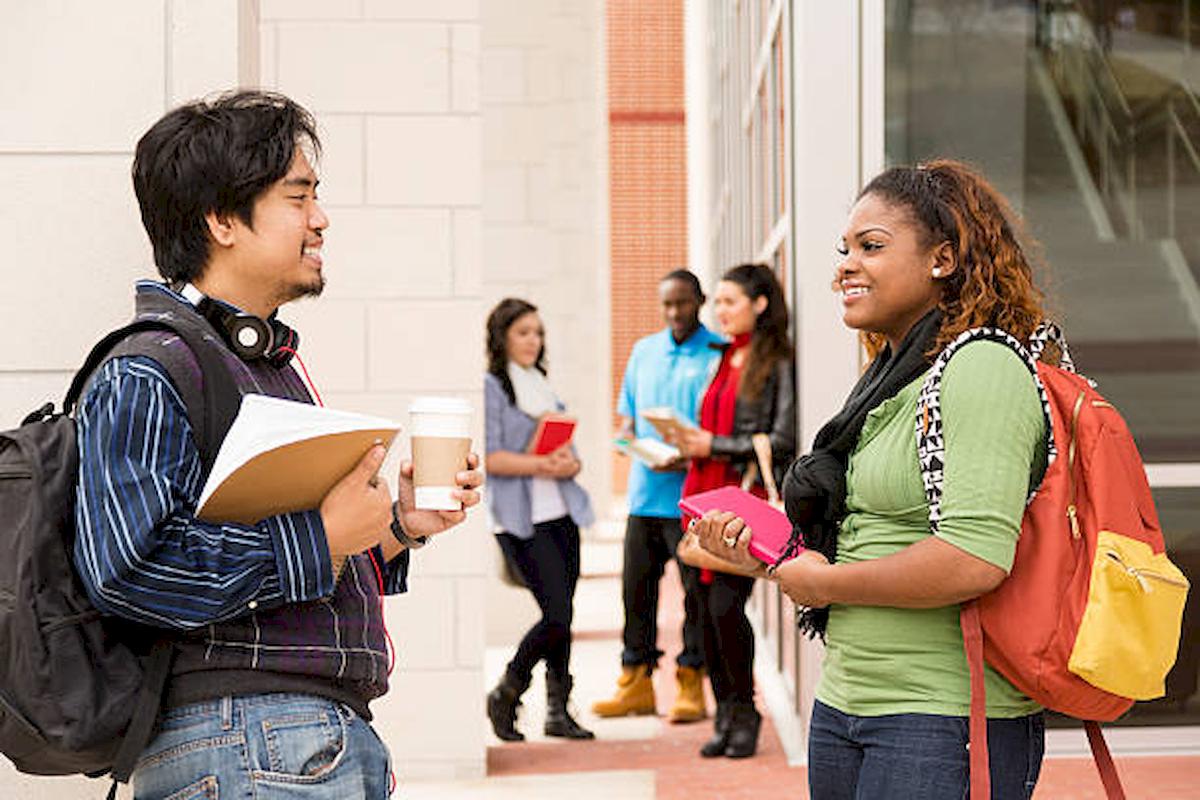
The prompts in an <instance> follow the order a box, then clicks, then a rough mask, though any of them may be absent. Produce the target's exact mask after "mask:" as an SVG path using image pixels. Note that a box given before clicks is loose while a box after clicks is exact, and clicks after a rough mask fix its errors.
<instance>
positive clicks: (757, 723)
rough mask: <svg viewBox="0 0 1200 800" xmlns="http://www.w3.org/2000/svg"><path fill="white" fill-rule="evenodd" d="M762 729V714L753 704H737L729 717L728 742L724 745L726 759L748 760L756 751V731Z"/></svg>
mask: <svg viewBox="0 0 1200 800" xmlns="http://www.w3.org/2000/svg"><path fill="white" fill-rule="evenodd" d="M760 728H762V714H759V713H758V710H757V709H755V707H754V703H737V704H735V705H734V706H733V707H732V709H731V711H730V715H729V742H728V744H726V745H725V757H726V758H749V757H750V756H752V755H754V753H755V751H757V750H758V731H759V729H760Z"/></svg>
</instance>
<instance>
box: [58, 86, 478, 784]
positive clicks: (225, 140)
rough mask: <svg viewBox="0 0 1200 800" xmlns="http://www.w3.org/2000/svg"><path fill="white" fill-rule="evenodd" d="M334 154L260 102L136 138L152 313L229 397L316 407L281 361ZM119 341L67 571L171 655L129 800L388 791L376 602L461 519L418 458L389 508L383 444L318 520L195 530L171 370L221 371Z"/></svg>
mask: <svg viewBox="0 0 1200 800" xmlns="http://www.w3.org/2000/svg"><path fill="white" fill-rule="evenodd" d="M319 149H320V145H319V142H318V139H317V135H316V129H315V124H314V121H313V119H312V117H311V116H310V115H309V114H308V112H307V111H305V110H304V109H302V108H301V107H299V106H298V105H296V104H295V103H294V102H292V101H291V100H289V99H287V98H285V97H282V96H280V95H275V94H269V93H264V92H239V93H233V94H227V95H223V96H221V97H219V98H217V99H215V100H211V101H199V102H194V103H190V104H187V105H184V106H182V107H180V108H176V109H175V110H173V111H171V112H169V113H168V114H166V115H165V116H164V117H163V118H162V119H160V120H159V121H158V122H157V123H155V125H154V126H153V127H152V128H151V129H150V130H149V131H148V132H147V133H146V134H145V135H144V136H143V137H142V138H141V140H140V141H139V142H138V145H137V149H136V152H135V156H134V167H133V182H134V189H135V192H136V194H137V198H138V203H139V206H140V209H141V215H142V221H143V224H144V226H145V228H146V231H147V233H148V234H149V237H150V241H151V244H152V246H153V249H154V259H155V264H156V266H157V267H158V270H159V272H160V273H161V275H162V277H163V278H164V283H156V282H152V281H141V282H139V283H138V285H137V293H136V306H137V314H138V316H139V317H146V316H160V317H161V316H166V317H170V318H173V319H175V320H178V321H180V322H181V323H186V324H188V325H192V326H201V327H202V328H203V330H204V337H205V340H206V341H207V342H208V343H210V344H211V346H212V347H213V348H215V350H216V351H217V353H218V355H219V357H220V359H221V360H222V362H223V363H224V365H225V366H226V367H227V368H228V374H229V376H230V377H231V379H232V384H231V385H222V386H221V387H220V389H219V390H220V391H223V392H231V393H235V396H234V398H233V399H234V400H236V399H238V398H240V397H241V396H242V395H245V394H249V393H258V394H267V395H271V396H275V397H281V398H286V399H291V400H297V401H301V402H309V403H311V402H312V398H311V396H310V393H309V391H308V389H307V387H306V385H305V383H304V382H303V381H302V380H301V379H300V377H299V375H298V374H297V372H296V371H295V369H294V368H293V367H292V366H291V364H290V363H289V362H288V359H289V358H290V357H291V356H292V355H294V352H295V348H296V347H297V346H298V337H296V335H295V334H294V332H292V331H291V330H290V329H289V328H287V326H285V325H283V323H282V322H280V321H279V320H278V319H277V318H276V311H277V310H278V309H279V307H280V306H281V305H284V304H285V303H288V302H290V301H292V300H295V299H298V298H300V297H304V296H315V295H318V294H320V293H321V290H322V288H323V287H324V284H325V277H324V273H323V262H322V257H321V248H322V245H323V243H324V235H325V230H326V228H327V227H328V225H329V220H328V218H327V217H326V216H325V212H324V211H323V210H322V208H321V206H320V205H319V204H318V202H317V183H318V180H317V176H316V174H315V172H314V170H313V166H312V163H311V159H313V158H315V157H316V155H317V154H318V153H319ZM123 347H124V348H125V349H124V350H121V349H118V351H117V354H116V355H115V357H113V358H111V359H109V360H108V361H106V362H105V363H104V364H103V365H102V366H101V367H100V368H99V369H98V370H97V371H96V373H95V374H94V375H93V377H92V379H91V381H90V385H89V387H88V389H87V391H86V393H85V395H84V398H83V401H82V402H81V403H80V405H79V409H78V412H77V427H78V438H79V455H80V480H79V490H78V498H77V504H76V521H77V529H78V536H77V540H76V543H75V550H74V555H75V563H76V567H77V570H78V572H79V574H80V576H81V578H82V580H83V583H84V585H85V587H86V589H87V591H88V594H89V596H90V597H91V599H92V601H93V602H94V603H95V605H96V607H97V608H99V609H100V610H101V611H103V612H105V613H108V614H111V615H115V616H118V617H121V618H124V619H126V620H129V621H131V622H134V623H139V624H141V625H144V626H149V627H150V628H152V629H156V630H157V631H158V632H159V633H160V634H161V633H166V634H168V635H169V636H170V637H171V638H172V640H173V641H174V645H175V649H176V656H175V659H174V663H173V667H172V671H171V675H170V678H169V682H168V685H167V690H166V693H165V697H164V704H163V710H162V716H161V718H160V726H159V730H158V733H157V735H156V737H155V738H154V739H153V741H152V742H151V744H150V745H149V747H148V748H147V749H146V750H145V751H144V753H143V757H142V760H141V761H140V763H139V766H138V768H137V770H136V771H135V773H134V778H133V782H134V791H135V797H137V798H138V799H139V800H141V799H142V798H163V797H184V796H187V797H193V796H195V797H200V796H202V795H203V796H205V797H208V796H212V797H215V796H216V795H217V792H218V791H219V792H220V794H221V796H222V797H224V796H229V797H233V796H255V797H269V796H276V795H275V794H272V792H277V793H279V794H278V796H281V797H282V796H285V795H286V796H287V797H297V798H299V797H310V798H345V797H360V798H371V799H372V800H374V799H375V798H385V797H387V795H388V789H389V786H388V783H389V766H388V764H389V757H388V752H387V748H386V747H385V746H384V745H383V744H382V742H381V741H380V739H379V738H378V736H376V735H375V733H374V731H373V730H372V729H371V726H370V724H369V720H370V719H371V715H370V710H369V708H368V704H369V703H370V701H371V700H373V699H375V698H376V697H379V696H380V695H382V694H383V693H384V692H385V691H386V690H387V675H388V669H389V667H388V663H389V659H388V652H387V645H386V644H385V638H386V633H385V630H384V626H383V619H382V606H381V597H380V594H381V592H383V593H396V592H403V591H405V589H406V578H407V572H408V561H409V555H410V550H411V549H412V548H415V547H419V546H421V545H423V544H424V543H425V541H426V538H427V537H429V536H431V535H434V534H438V533H441V532H443V531H445V530H447V529H448V528H450V527H453V526H454V525H457V524H458V523H460V522H461V521H462V520H463V519H464V518H465V512H463V511H458V512H436V511H418V510H416V509H415V503H414V502H413V488H412V480H411V475H412V473H411V465H409V464H405V465H404V466H403V467H402V468H401V471H400V475H399V476H398V489H397V492H398V496H399V500H398V502H397V503H395V504H393V503H392V501H391V496H390V493H389V491H388V488H387V487H386V485H384V484H383V483H382V482H381V481H380V480H379V479H378V477H377V472H378V470H379V467H380V465H381V463H382V461H383V456H384V452H383V447H382V446H377V447H375V448H373V449H372V450H371V452H369V453H368V454H367V455H366V456H365V457H364V458H363V459H362V461H361V462H360V463H359V464H358V466H357V467H355V468H354V469H353V470H352V471H351V472H350V473H349V474H348V475H346V476H345V478H343V479H342V481H341V482H340V483H338V484H337V485H336V486H335V487H334V488H333V489H332V490H330V492H329V493H328V494H327V495H326V496H325V498H324V499H323V500H322V501H321V503H320V505H319V507H318V508H314V509H311V510H308V511H303V512H298V513H291V514H281V515H278V516H273V517H269V518H267V519H264V520H262V521H260V522H259V523H257V524H255V525H240V524H232V523H210V522H205V521H201V520H199V519H197V518H196V516H195V511H196V503H197V500H198V498H199V494H200V490H201V488H202V484H203V480H204V477H205V476H204V475H203V474H202V473H203V471H204V470H203V468H202V464H203V461H202V454H201V453H200V452H199V450H198V447H197V443H196V442H197V439H195V438H194V436H195V435H196V434H195V433H194V432H193V430H192V427H191V423H190V421H189V415H188V407H187V406H186V405H185V401H184V400H183V398H184V397H187V396H189V390H191V392H192V393H191V395H190V396H192V397H195V396H196V395H197V394H198V393H197V392H195V387H192V386H179V385H176V383H175V381H174V380H173V379H172V376H177V375H181V374H184V375H186V374H193V375H196V376H197V384H199V383H200V382H201V381H202V380H203V379H209V378H211V377H212V376H209V375H204V376H203V378H200V377H199V369H198V362H197V360H196V358H195V354H194V353H192V352H191V351H190V350H189V348H188V347H187V346H186V345H185V344H184V343H183V342H182V341H181V340H180V339H179V338H178V337H176V336H174V335H170V334H163V333H156V332H151V333H141V334H135V336H134V337H132V338H131V339H130V340H129V341H128V342H127V344H126V345H124V346H123ZM129 353H133V355H129ZM189 368H190V370H191V371H190V373H189ZM193 411H194V409H193ZM193 418H194V415H193ZM226 422H227V421H226ZM477 465H478V459H477V457H475V456H474V455H472V456H471V458H470V469H468V470H465V471H463V472H461V473H459V474H458V476H457V478H458V482H459V486H460V488H459V489H458V490H456V494H457V496H458V497H459V498H460V499H461V500H462V503H463V506H464V508H466V507H470V506H473V505H475V504H476V503H478V501H479V495H478V493H477V492H476V489H477V487H478V486H479V484H480V483H481V477H480V474H479V472H478V471H477V470H476V466H477ZM343 562H344V566H343V567H342V569H340V570H335V568H334V566H333V565H334V564H335V563H343Z"/></svg>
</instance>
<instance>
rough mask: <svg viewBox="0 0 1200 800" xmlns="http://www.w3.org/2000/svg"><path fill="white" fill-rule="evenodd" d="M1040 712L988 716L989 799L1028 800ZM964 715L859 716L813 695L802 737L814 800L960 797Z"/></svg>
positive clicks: (1038, 753)
mask: <svg viewBox="0 0 1200 800" xmlns="http://www.w3.org/2000/svg"><path fill="white" fill-rule="evenodd" d="M1045 734H1046V729H1045V722H1044V720H1043V718H1042V714H1041V713H1037V714H1031V715H1030V716H1027V717H1018V718H1016V719H989V720H988V758H989V772H990V773H991V778H992V800H1028V798H1030V797H1032V796H1033V787H1034V785H1035V784H1036V783H1037V779H1038V773H1039V772H1040V771H1041V768H1042V752H1043V750H1044V748H1045ZM969 738H970V737H969V732H968V727H967V718H966V717H943V716H938V715H934V714H891V715H887V716H881V717H857V716H852V715H850V714H843V713H842V712H840V711H838V710H837V709H834V708H830V707H829V706H827V705H825V704H824V703H821V702H820V701H817V702H816V703H815V704H814V705H813V715H812V726H811V728H810V730H809V739H808V790H809V794H810V795H811V797H812V800H886V799H887V798H910V797H911V798H918V797H919V798H921V799H922V800H966V798H967V796H968V794H969V792H970V783H969V777H970V776H969V774H968V773H969V769H968V757H969V754H968V752H967V742H968V740H969Z"/></svg>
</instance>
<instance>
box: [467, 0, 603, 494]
mask: <svg viewBox="0 0 1200 800" xmlns="http://www.w3.org/2000/svg"><path fill="white" fill-rule="evenodd" d="M604 8H605V7H604V3H603V2H601V0H556V2H546V0H481V18H482V30H481V45H482V47H481V61H482V69H483V78H482V106H483V110H482V117H483V138H484V146H483V224H482V236H483V239H482V243H483V264H484V273H483V296H484V300H485V306H486V307H487V309H488V310H490V308H491V307H492V306H494V305H495V303H496V302H497V301H499V300H500V299H501V298H503V297H507V296H516V297H522V298H525V299H527V300H529V301H531V302H532V303H534V304H535V305H537V306H538V307H539V309H540V312H541V316H542V319H543V322H544V323H545V326H546V346H547V354H548V361H549V368H550V382H551V383H552V384H553V386H554V388H555V389H556V391H557V392H558V394H559V395H560V397H561V398H562V399H563V401H564V402H565V403H566V405H567V408H568V410H569V412H570V413H572V414H574V415H576V416H578V417H579V420H580V425H579V429H578V433H577V434H576V444H577V446H578V448H579V450H580V454H581V458H582V461H583V464H584V469H583V472H582V473H581V476H580V480H581V482H582V483H583V485H584V486H585V488H587V490H588V491H589V492H590V493H591V495H592V500H593V502H594V503H595V505H596V506H597V508H598V510H600V511H601V513H603V512H605V511H606V510H607V509H608V506H609V502H608V498H609V494H610V476H609V474H608V469H607V465H608V458H609V451H610V448H611V445H610V440H611V438H612V434H611V424H610V418H611V417H610V415H611V409H609V408H608V406H609V390H608V386H609V381H610V379H609V376H608V363H609V345H608V327H609V313H608V295H609V287H608V263H609V262H608V201H607V191H608V167H607V164H608V159H607V117H606V101H605V77H604V63H605V59H604V52H605V39H604V35H605V29H604ZM477 330H478V331H479V332H480V335H482V330H483V328H482V325H480V326H479V327H478V328H477Z"/></svg>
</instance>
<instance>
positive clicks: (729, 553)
mask: <svg viewBox="0 0 1200 800" xmlns="http://www.w3.org/2000/svg"><path fill="white" fill-rule="evenodd" d="M689 530H691V531H692V532H693V533H695V534H696V536H697V537H698V538H699V539H700V546H701V547H703V548H704V549H705V550H707V551H708V552H710V553H712V554H713V555H714V556H716V557H717V558H721V559H724V560H725V561H728V562H730V563H731V564H734V565H736V566H738V567H740V568H741V569H743V570H745V571H746V574H752V575H754V576H755V577H765V576H766V567H765V566H764V565H763V563H762V562H761V561H759V560H758V559H757V558H755V557H754V556H752V555H750V550H749V546H750V528H748V527H746V523H745V521H744V520H743V519H742V518H741V517H739V516H737V515H736V514H733V513H732V512H729V511H709V512H708V513H706V514H705V515H704V516H702V517H699V518H698V519H693V520H692V522H691V525H690V526H689Z"/></svg>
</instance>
